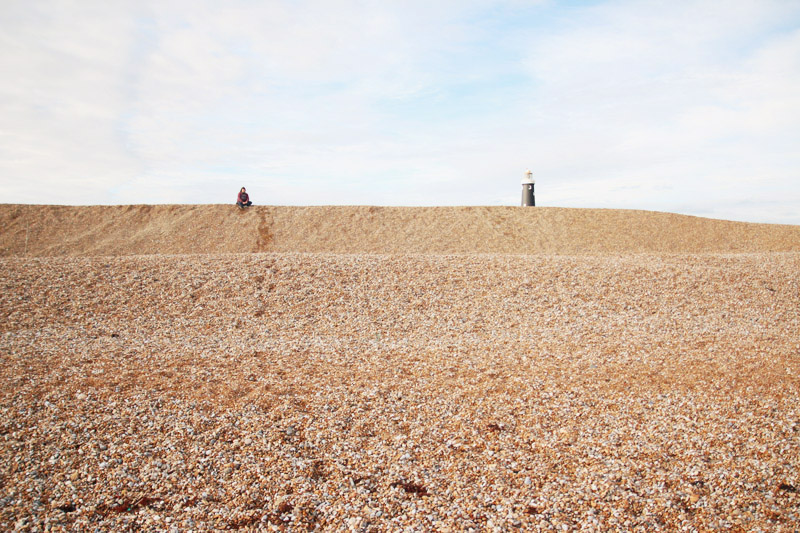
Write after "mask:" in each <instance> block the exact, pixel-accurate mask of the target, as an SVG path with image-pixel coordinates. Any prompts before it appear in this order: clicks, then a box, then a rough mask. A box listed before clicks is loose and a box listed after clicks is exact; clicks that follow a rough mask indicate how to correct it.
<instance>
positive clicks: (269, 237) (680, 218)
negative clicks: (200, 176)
mask: <svg viewBox="0 0 800 533" xmlns="http://www.w3.org/2000/svg"><path fill="white" fill-rule="evenodd" d="M0 227H2V232H1V233H0V254H2V255H4V256H14V255H29V256H59V255H74V256H90V255H142V254H195V253H200V254H214V253H232V252H312V253H320V252H331V253H434V254H442V253H502V254H598V253H601V254H602V253H742V252H747V253H750V252H772V251H800V226H785V225H774V224H751V223H744V222H731V221H724V220H714V219H706V218H700V217H693V216H686V215H676V214H670V213H659V212H651V211H626V210H610V209H568V208H549V207H537V208H520V207H353V206H342V207H335V206H325V207H270V206H258V207H253V208H251V209H249V210H247V211H240V210H238V209H237V208H236V207H235V206H228V205H203V206H199V205H155V206H149V205H131V206H91V207H69V206H30V205H2V206H0Z"/></svg>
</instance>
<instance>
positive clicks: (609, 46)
mask: <svg viewBox="0 0 800 533" xmlns="http://www.w3.org/2000/svg"><path fill="white" fill-rule="evenodd" d="M798 16H800V6H798V7H795V4H794V3H791V2H778V1H774V2H753V1H737V2H733V3H729V4H728V5H725V6H720V4H719V3H718V2H712V1H710V0H707V1H690V2H682V3H679V4H675V3H661V4H659V3H653V2H634V1H608V2H600V3H593V4H591V5H588V6H573V7H566V6H564V5H562V4H560V3H557V2H527V1H523V0H508V1H504V2H498V1H489V0H471V1H456V0H446V1H441V2H424V1H421V0H409V1H406V2H393V1H389V2H385V1H372V0H369V1H363V0H362V1H356V0H340V1H334V2H331V1H323V0H305V1H299V2H288V1H281V0H270V1H267V2H258V3H246V2H240V1H231V2H224V3H220V2H212V1H210V0H207V1H200V2H186V1H171V2H133V1H131V2H128V3H126V2H121V3H110V4H108V3H94V2H87V3H81V4H73V3H67V2H61V1H57V0H53V1H50V2H37V3H35V4H30V3H29V4H25V3H21V2H19V3H9V2H7V3H5V4H3V5H2V6H0V30H2V31H0V69H2V72H3V73H10V75H8V76H4V78H3V80H2V81H0V118H1V119H2V122H0V140H1V142H0V195H2V197H3V199H4V201H11V202H29V201H37V198H41V199H43V201H47V202H64V203H133V202H140V203H141V202H147V203H153V202H197V203H207V202H220V201H222V202H227V201H228V200H229V199H228V198H227V197H228V196H230V190H234V191H235V190H238V187H239V186H241V185H242V184H246V185H247V186H248V190H250V191H252V193H253V196H254V197H255V198H256V199H257V198H259V197H261V198H266V199H268V200H267V201H269V202H271V203H292V204H303V203H317V204H319V203H338V204H345V203H377V204H395V205H413V204H423V205H436V204H440V205H445V204H453V203H463V204H493V203H500V202H508V203H512V204H516V203H517V202H518V188H519V179H520V177H521V173H522V171H523V170H524V168H525V167H526V166H531V168H532V169H533V170H534V172H535V174H536V176H537V181H538V183H539V184H538V185H537V187H538V191H537V196H538V197H539V198H540V199H541V201H540V203H542V204H548V205H565V206H588V207H592V206H597V207H632V208H642V209H660V210H667V211H680V210H684V212H691V213H695V214H709V213H712V214H723V215H724V216H725V217H728V218H738V219H752V220H768V221H776V222H787V221H791V222H794V223H800V216H799V215H797V214H795V213H794V210H793V209H790V208H787V207H785V206H787V205H789V202H794V203H795V205H796V203H797V200H798V187H797V186H796V185H795V183H796V182H797V180H796V177H797V169H798V168H800V166H799V164H800V161H798V155H796V150H795V148H794V147H795V145H796V143H797V137H798V132H797V130H796V126H795V125H796V124H798V123H800V122H798V119H800V101H799V100H798V98H799V97H798V96H797V95H798V94H800V61H799V60H798V56H799V54H800V37H798V36H799V35H800V33H798V30H799V29H800V28H799V26H800V25H799V24H798V23H797V21H798ZM793 21H794V22H793ZM30 190H34V191H39V192H38V194H40V195H42V196H38V197H37V196H35V195H33V194H31V193H30ZM753 190H757V191H759V192H758V193H757V194H754V193H753V192H751V191H753ZM782 201H783V203H781V202H782ZM776 202H777V203H776Z"/></svg>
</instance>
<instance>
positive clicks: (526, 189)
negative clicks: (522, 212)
mask: <svg viewBox="0 0 800 533" xmlns="http://www.w3.org/2000/svg"><path fill="white" fill-rule="evenodd" d="M535 183H536V182H535V181H533V172H531V171H530V170H526V171H525V177H524V178H523V179H522V205H523V206H532V207H535V206H536V196H535V195H534V194H533V185H534V184H535Z"/></svg>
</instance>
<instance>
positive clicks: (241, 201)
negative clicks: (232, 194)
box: [236, 187, 253, 209]
mask: <svg viewBox="0 0 800 533" xmlns="http://www.w3.org/2000/svg"><path fill="white" fill-rule="evenodd" d="M236 205H238V206H239V209H244V208H245V207H250V206H251V205H253V202H251V201H250V196H249V195H248V194H247V191H246V190H245V188H244V187H242V190H241V191H239V196H237V197H236Z"/></svg>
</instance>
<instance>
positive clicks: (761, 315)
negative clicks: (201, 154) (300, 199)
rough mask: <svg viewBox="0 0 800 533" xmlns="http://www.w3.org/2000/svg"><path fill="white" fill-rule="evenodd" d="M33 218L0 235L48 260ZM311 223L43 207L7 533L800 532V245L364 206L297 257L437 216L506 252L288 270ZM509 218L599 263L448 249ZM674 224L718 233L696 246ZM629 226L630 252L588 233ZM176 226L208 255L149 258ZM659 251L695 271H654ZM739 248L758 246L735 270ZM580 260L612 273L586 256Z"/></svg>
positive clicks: (25, 292) (8, 395)
mask: <svg viewBox="0 0 800 533" xmlns="http://www.w3.org/2000/svg"><path fill="white" fill-rule="evenodd" d="M27 209H30V208H22V207H18V206H10V207H8V208H6V209H5V210H0V213H1V214H2V217H4V218H3V221H4V226H3V228H4V229H3V233H2V235H0V237H2V246H3V247H5V250H6V253H7V254H8V255H13V254H17V255H22V252H21V251H20V250H19V249H18V241H19V236H20V233H19V231H20V229H19V228H20V227H24V225H21V222H20V221H21V220H24V217H27V216H30V214H29V212H28V211H27ZM70 209H72V210H74V211H69V210H70ZM105 209H108V210H110V211H108V212H109V213H115V214H114V215H113V216H119V217H120V218H119V219H118V220H122V219H124V217H125V216H130V217H134V216H144V214H143V213H145V212H150V213H153V212H158V211H159V210H160V209H163V210H165V211H166V212H168V213H171V214H170V215H169V216H166V217H164V216H162V217H155V216H153V215H148V216H151V217H152V219H148V220H145V219H144V218H142V220H140V223H139V225H138V226H136V225H134V224H132V223H131V224H129V225H128V226H127V229H120V227H108V228H107V229H106V233H107V234H108V235H110V237H109V240H107V241H103V242H102V243H101V244H98V242H97V241H94V240H93V239H95V238H97V239H99V235H100V232H99V230H97V228H98V227H100V221H99V220H98V218H97V215H98V213H99V212H100V211H102V210H105ZM281 209H284V210H285V212H283V215H281V216H282V217H283V222H281V223H278V222H277V221H276V219H278V218H281V216H279V215H280V214H281ZM315 209H319V210H322V209H323V208H263V209H262V210H261V211H260V212H259V211H255V210H254V211H252V212H245V213H239V212H236V211H235V210H234V211H233V212H232V213H229V212H230V211H231V210H230V209H228V208H223V207H207V208H199V207H185V208H179V207H174V206H164V207H161V208H159V207H153V208H151V209H149V210H148V209H145V208H139V207H135V208H130V209H129V210H126V208H96V207H92V208H46V209H42V211H40V213H41V215H42V220H48V221H52V220H56V219H57V218H58V217H61V219H60V220H62V224H63V226H62V227H61V228H60V229H59V228H56V227H52V228H51V229H50V230H47V231H45V230H42V231H41V232H40V234H38V235H37V236H36V237H35V239H36V240H35V242H37V243H39V244H40V246H39V247H38V248H37V250H38V251H39V252H41V254H42V255H55V254H57V253H61V254H62V256H61V257H38V258H37V257H19V256H18V257H5V258H3V259H0V265H2V275H0V283H2V293H0V317H1V318H2V322H0V357H1V359H0V486H1V487H2V493H0V529H2V530H14V529H17V530H22V531H44V530H53V531H59V530H64V531H67V530H69V531H75V530H78V531H94V530H95V529H98V528H99V529H100V530H109V531H110V530H154V531H155V530H166V531H169V530H177V531H188V530H195V531H207V530H211V529H241V530H270V529H275V530H278V529H285V530H291V531H304V530H313V529H318V530H348V529H349V530H354V531H401V530H405V529H406V528H409V527H410V528H411V530H412V531H448V530H449V531H464V530H469V529H470V528H471V529H473V530H476V531H495V530H499V531H505V530H516V529H519V530H536V529H540V530H558V531H572V530H598V531H607V530H614V529H617V530H622V531H631V530H641V531H658V530H663V531H673V530H679V529H681V528H686V530H689V531H704V530H709V529H715V528H719V529H723V530H726V529H727V530H738V531H795V530H797V529H798V527H800V311H799V310H800V276H798V272H800V253H798V252H797V251H791V250H796V249H797V246H798V239H797V237H796V235H797V234H798V233H797V228H796V227H789V226H786V227H775V226H764V225H746V224H735V223H724V222H721V221H705V223H706V224H708V228H709V229H708V231H707V232H705V231H701V230H703V228H705V227H706V226H704V225H703V224H704V222H703V220H702V219H691V217H684V218H681V217H677V216H676V215H666V214H652V213H632V212H613V211H586V212H577V213H575V212H571V211H572V210H550V211H544V212H542V213H539V214H532V215H528V214H527V212H532V211H538V209H537V210H533V209H530V210H513V209H511V208H509V209H505V208H498V209H496V210H495V209H494V208H492V209H489V208H452V209H449V208H448V209H445V208H437V209H438V211H437V210H436V209H431V210H427V211H426V210H416V211H415V210H409V209H399V208H382V209H381V210H379V212H378V214H376V213H375V212H372V213H370V211H369V208H339V211H341V212H340V213H338V214H337V213H327V214H326V215H324V216H323V217H322V218H325V217H328V220H327V221H326V222H325V224H328V223H330V222H331V221H332V220H335V219H339V218H341V219H344V218H345V215H346V216H348V217H351V218H352V219H353V222H352V225H353V227H345V225H339V226H338V227H336V226H332V227H331V228H330V229H329V230H327V233H326V232H322V231H320V232H319V233H318V234H316V235H314V236H313V237H306V238H305V240H302V239H300V238H299V237H298V239H299V240H298V248H299V249H301V250H305V249H306V248H305V247H312V244H313V243H316V244H313V246H316V247H317V249H316V250H315V251H317V252H319V251H320V250H319V248H323V249H324V251H326V252H332V251H336V246H338V244H337V243H338V242H339V241H338V239H340V238H341V237H340V235H342V234H344V235H349V236H350V237H351V238H353V239H354V240H355V241H357V242H356V243H355V244H353V243H350V246H351V247H357V248H359V249H360V250H361V251H362V252H363V251H364V250H365V249H369V248H370V247H373V246H376V244H375V242H376V241H375V240H374V239H375V237H374V235H373V234H372V232H371V228H372V229H374V231H375V232H380V231H383V230H382V229H381V228H383V227H389V226H392V225H393V224H396V222H397V219H400V218H404V217H405V220H406V223H405V226H404V228H406V229H403V230H402V231H403V232H405V231H411V230H410V229H408V228H414V227H423V226H425V224H423V223H419V222H414V221H413V220H412V219H413V218H414V216H415V214H416V215H419V216H420V217H421V218H423V219H425V217H432V216H433V214H437V213H438V214H444V215H447V216H450V217H451V219H448V218H447V216H443V218H444V219H445V220H444V221H440V222H439V226H438V228H439V229H438V231H439V232H441V231H443V228H447V227H451V228H455V227H459V226H460V227H462V228H471V229H470V230H469V231H466V232H465V233H466V234H468V235H472V236H473V238H474V237H475V236H476V235H484V236H486V239H487V240H485V241H483V242H481V241H474V242H472V243H469V242H467V241H465V240H462V239H463V238H464V237H462V235H461V234H459V235H454V236H451V237H452V238H451V239H449V240H448V236H447V235H442V234H439V233H436V234H434V233H435V232H434V230H433V229H430V228H429V229H426V231H428V233H427V234H424V235H430V238H431V242H429V243H426V244H423V245H419V244H418V243H419V242H422V240H421V239H423V238H422V237H418V236H417V237H415V236H414V235H412V234H410V233H409V234H402V235H400V236H395V237H391V234H390V233H389V232H387V233H386V239H388V240H387V242H388V243H389V244H387V245H386V246H387V248H389V250H388V251H391V252H393V253H384V254H369V253H294V252H292V251H287V250H290V244H291V243H290V242H289V241H288V240H287V239H288V235H289V233H288V231H289V230H287V229H286V228H287V227H288V226H289V223H288V222H287V220H289V219H291V220H294V221H295V226H294V227H295V232H296V234H298V235H299V234H300V233H302V232H304V231H306V230H310V228H311V227H312V226H313V225H311V224H310V223H309V225H308V226H304V225H303V224H304V223H302V221H303V220H306V219H304V218H303V217H307V220H311V218H313V211H314V210H315ZM13 210H16V215H14V214H13V213H12V214H11V215H10V214H9V212H10V211H13ZM62 210H65V211H62ZM217 210H219V213H218V212H217ZM304 210H308V213H311V214H308V213H307V214H305V215H302V216H301V214H302V213H304V212H306V211H304ZM331 210H332V211H336V210H337V209H336V208H331ZM290 211H291V213H290ZM519 211H526V213H521V214H520V213H519ZM193 212H194V213H199V215H198V216H199V218H200V220H199V221H197V222H196V223H195V222H194V221H193V220H192V216H191V215H192V213H193ZM317 212H319V211H317ZM381 212H382V213H383V214H384V215H386V217H387V218H388V221H387V220H377V219H376V218H375V217H378V215H379V214H380V213H381ZM69 213H71V215H69V216H72V217H73V218H72V219H71V218H69V216H67V214H69ZM210 213H213V214H214V218H218V219H219V221H220V223H219V224H220V226H219V228H218V229H217V230H216V233H214V232H213V231H211V229H208V228H211V227H212V226H211V222H210V221H209V220H210V216H211V215H210ZM267 213H271V215H270V216H272V218H270V217H268V216H267V215H266V214H267ZM292 213H293V214H292ZM548 213H549V214H548ZM290 214H291V216H289V215H290ZM458 214H461V215H463V216H462V217H461V219H459V218H458V216H457V215H458ZM200 215H203V216H200ZM262 215H263V216H262ZM48 217H51V218H48ZM206 217H209V218H206ZM226 217H227V218H226ZM359 217H361V218H359ZM392 217H394V218H392ZM481 217H484V218H485V219H486V220H482V218H481ZM503 217H507V218H510V219H512V222H513V223H514V224H516V222H515V221H516V220H517V219H516V218H515V217H534V218H535V217H541V219H540V222H541V224H542V225H546V224H551V225H553V224H555V222H554V220H549V219H548V217H550V218H551V219H556V218H558V217H562V219H569V220H572V221H573V222H572V226H571V227H570V228H568V229H562V233H561V234H558V239H570V238H571V239H573V240H572V241H563V242H561V241H558V239H557V238H556V237H553V236H551V237H548V236H547V235H545V234H544V232H543V231H542V230H541V229H538V230H530V233H531V234H532V235H533V236H531V237H530V239H531V240H530V241H529V242H535V243H547V244H541V246H542V249H539V250H538V251H539V252H541V253H530V254H528V255H507V254H506V255H504V254H500V253H483V254H466V253H462V254H456V255H447V254H443V253H439V254H437V253H432V251H431V249H433V250H441V249H445V250H447V249H450V248H456V249H460V248H459V247H467V246H468V245H471V246H473V247H474V248H480V249H479V250H476V249H473V250H471V251H484V252H486V251H495V250H492V248H493V247H495V246H496V247H498V248H502V249H503V250H504V251H508V252H510V251H514V250H511V249H509V250H506V249H505V248H504V247H506V246H509V244H508V242H510V241H505V240H504V238H505V237H502V236H500V235H502V234H503V232H504V231H506V230H507V229H508V227H510V226H511V225H513V224H512V222H509V223H507V224H506V225H505V226H504V227H503V226H502V225H501V227H500V229H496V228H495V225H494V222H493V221H494V220H499V219H502V218H503ZM662 217H664V220H667V221H671V222H670V224H671V225H672V226H675V225H677V226H678V227H684V228H687V227H688V228H692V227H694V228H695V230H694V231H689V232H688V233H685V234H682V235H671V234H669V231H668V230H667V229H665V227H664V226H658V224H656V222H657V221H659V220H661V219H662ZM378 218H380V217H378ZM615 218H617V219H619V220H620V221H624V224H622V226H624V227H617V228H616V230H617V231H618V232H619V235H617V236H614V232H613V231H612V229H614V228H603V230H602V231H600V230H598V229H597V228H595V227H592V226H591V225H589V221H590V220H595V223H597V222H596V221H598V220H601V219H602V220H604V221H605V222H604V223H608V221H610V220H613V219H615ZM175 220H180V221H182V222H181V223H182V224H183V225H184V226H185V227H192V228H194V230H195V237H194V241H193V242H194V243H195V244H194V245H195V246H196V247H197V249H202V250H203V251H204V252H206V253H204V254H196V255H156V254H151V255H136V256H126V255H124V254H132V253H134V252H135V251H136V250H138V253H146V252H153V251H157V250H158V249H159V248H158V246H166V244H165V243H166V242H168V241H169V236H174V235H176V234H178V233H185V232H179V231H178V230H177V229H176V228H175V227H174V226H173V225H174V224H175ZM263 220H266V221H267V222H266V223H265V222H263ZM577 220H583V222H584V223H585V224H587V225H586V226H585V227H582V226H581V225H580V224H579V222H576V221H577ZM681 220H682V221H683V222H681ZM170 221H171V222H170ZM637 221H638V222H637ZM662 222H663V221H662ZM662 222H659V224H661V223H662ZM226 224H227V225H226ZM247 224H250V225H249V226H248V225H247ZM325 224H318V225H317V226H319V227H325ZM359 224H360V225H361V226H359ZM370 224H371V225H370ZM681 224H683V226H681ZM726 224H727V225H728V226H725V225H726ZM159 225H160V227H161V228H162V230H161V231H162V232H163V234H164V235H167V237H165V240H164V241H158V240H157V239H156V238H155V237H154V236H155V235H157V234H158V231H157V230H155V229H153V228H155V227H157V226H159ZM204 225H205V226H204ZM718 225H719V227H720V228H721V227H727V228H728V230H725V231H723V230H722V229H718ZM136 228H138V229H136ZM202 228H206V229H202ZM476 228H478V229H476ZM480 228H483V229H480ZM503 228H505V229H503ZM637 228H638V230H637ZM658 228H661V229H658ZM245 230H247V232H249V233H245ZM28 231H29V237H28V245H29V246H30V244H31V242H34V240H33V238H32V237H31V230H28ZM124 231H128V232H129V234H130V238H129V239H128V240H126V239H124V238H122V237H121V236H120V235H121V234H122V233H121V232H124ZM492 231H497V232H498V233H497V235H498V236H497V238H496V240H495V241H494V242H491V235H493V233H491V232H492ZM599 231H600V232H599ZM687 231H688V230H687ZM115 232H116V233H115ZM481 232H482V233H481ZM598 232H599V233H598ZM659 232H662V233H661V234H662V235H666V237H664V238H665V239H666V240H667V241H668V242H671V243H679V242H684V243H686V247H687V250H684V251H690V252H693V253H652V246H656V245H655V244H651V245H650V246H651V247H650V248H647V247H645V246H644V244H642V247H643V249H644V251H648V250H649V251H650V252H651V253H629V252H631V251H632V249H631V247H632V246H633V244H632V243H645V242H646V241H647V240H648V239H649V238H651V237H647V235H650V236H652V235H655V234H659ZM715 232H718V233H715ZM737 232H738V233H737ZM748 232H750V233H748ZM731 233H732V234H734V237H735V236H736V235H738V236H741V235H746V234H752V235H756V236H760V237H759V238H760V239H761V240H757V239H756V240H749V241H747V242H738V244H737V246H741V247H743V249H745V250H747V251H748V253H711V252H715V251H718V250H719V249H720V248H722V249H725V250H728V247H730V246H733V243H734V241H736V239H735V238H732V237H730V234H731ZM231 235H235V237H230V236H231ZM325 235H328V240H327V241H325V238H324V236H325ZM359 235H360V237H359ZM578 235H583V236H582V237H578ZM588 235H594V236H595V237H596V236H598V235H606V237H605V239H606V240H605V241H604V242H605V244H602V245H601V244H596V243H594V244H592V239H590V238H589V236H588ZM643 235H644V236H643ZM709 235H718V239H719V240H718V242H712V240H711V237H709ZM228 237H230V238H228ZM236 239H239V240H236ZM403 239H407V240H408V244H407V246H406V248H405V249H404V250H402V249H400V245H401V244H402V242H403ZM416 239H420V240H416ZM548 239H550V240H549V241H548ZM754 239H755V237H754ZM59 242H60V243H61V244H59ZM187 242H188V241H186V240H183V241H180V244H177V245H176V246H178V247H179V248H178V250H179V251H188V250H186V249H185V248H183V247H184V246H189V244H187ZM576 242H577V243H579V244H580V246H590V245H592V246H606V247H608V249H605V250H604V253H602V254H588V253H583V254H581V255H577V251H576V250H577V249H578V248H580V246H579V244H576ZM214 243H223V244H225V245H226V246H229V245H230V246H233V245H237V244H238V245H240V246H243V247H245V248H246V249H247V250H248V251H249V250H251V249H261V248H272V247H274V248H277V249H278V250H279V252H269V253H242V254H226V253H221V252H225V251H230V250H231V248H227V247H220V249H219V250H217V251H216V252H214V250H211V249H210V248H209V247H211V246H213V245H214ZM477 243H479V244H477ZM581 243H583V244H581ZM626 243H627V244H626ZM703 243H705V244H703ZM709 243H710V244H709ZM761 243H765V244H763V247H764V249H763V250H760V251H759V250H758V247H759V245H761ZM173 244H175V242H174V241H173ZM345 244H346V243H345ZM557 245H558V246H557ZM98 246H99V248H98ZM112 246H113V248H111V247H112ZM326 246H327V248H325V247H326ZM420 246H422V247H423V249H424V250H425V251H426V252H428V253H424V254H409V253H407V252H409V251H418V248H419V247H420ZM425 246H429V247H430V248H425ZM614 246H617V247H621V249H615V248H614ZM670 246H672V245H670ZM676 246H677V245H676ZM700 246H706V247H707V248H704V249H702V250H697V249H696V247H700ZM137 247H138V248H137ZM147 247H149V248H147ZM395 247H397V248H395ZM343 248H344V251H352V248H350V247H347V246H344V245H343ZM556 248H558V249H559V250H558V251H560V253H561V254H562V255H555V253H556V251H557V250H555V249H556ZM776 248H780V249H782V250H790V251H784V252H775V251H773V250H775V249H776ZM99 249H103V250H106V251H113V252H114V253H116V254H118V255H116V256H113V255H107V256H99V255H92V254H97V251H98V250H99ZM234 249H235V247H234ZM591 249H593V248H589V250H591ZM564 250H566V251H567V252H570V253H567V252H564ZM384 251H387V250H384ZM462 251H463V250H462ZM582 251H583V252H586V250H585V249H584V250H582ZM673 251H680V250H673ZM728 251H730V250H728ZM28 252H29V254H30V252H32V250H30V249H29V250H28ZM212 252H214V253H212ZM616 252H620V253H616ZM623 252H624V253H623ZM66 254H73V255H92V256H90V257H68V256H66Z"/></svg>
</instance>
